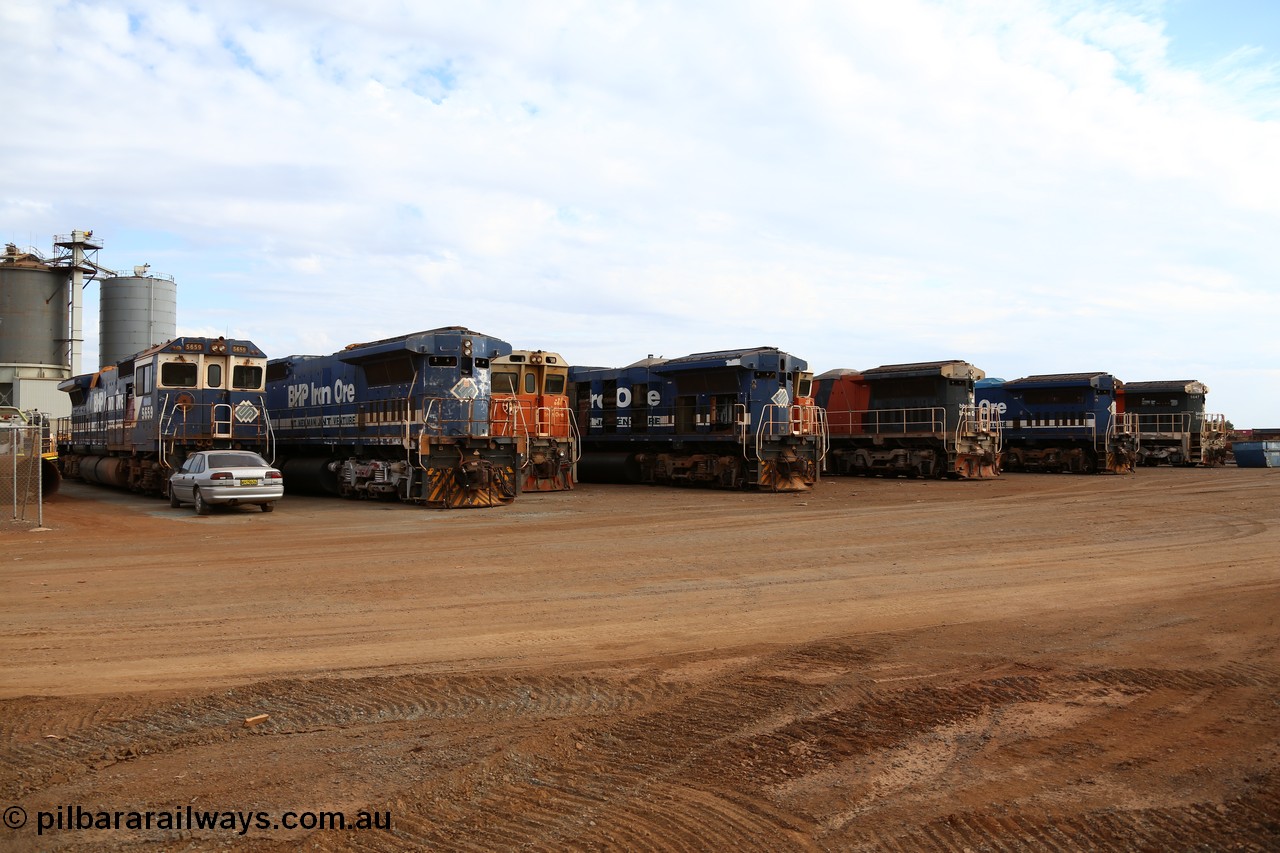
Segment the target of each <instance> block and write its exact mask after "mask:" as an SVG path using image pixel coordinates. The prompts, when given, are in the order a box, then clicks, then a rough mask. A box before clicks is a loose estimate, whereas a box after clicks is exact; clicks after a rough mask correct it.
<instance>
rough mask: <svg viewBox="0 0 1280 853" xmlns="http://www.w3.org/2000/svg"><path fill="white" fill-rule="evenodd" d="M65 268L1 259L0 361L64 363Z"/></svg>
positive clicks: (1, 362) (64, 364) (65, 330)
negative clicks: (2, 260) (9, 261)
mask: <svg viewBox="0 0 1280 853" xmlns="http://www.w3.org/2000/svg"><path fill="white" fill-rule="evenodd" d="M67 282H68V277H67V271H66V270H65V269H52V268H49V267H47V266H44V265H43V264H39V263H36V262H34V261H32V262H29V263H28V262H25V261H24V262H19V263H6V262H0V365H18V364H24V365H26V364H29V365H50V366H54V367H66V366H67V352H68V350H67V337H68V334H69V333H68V325H67V311H68V308H67V304H68V298H69V292H68V290H67V287H68V284H67Z"/></svg>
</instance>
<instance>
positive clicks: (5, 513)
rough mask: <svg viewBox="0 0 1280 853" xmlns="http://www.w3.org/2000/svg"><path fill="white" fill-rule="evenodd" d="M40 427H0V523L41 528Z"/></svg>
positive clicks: (41, 442) (42, 497)
mask: <svg viewBox="0 0 1280 853" xmlns="http://www.w3.org/2000/svg"><path fill="white" fill-rule="evenodd" d="M43 446H44V442H43V436H42V428H41V427H40V426H38V425H37V426H26V425H21V426H20V425H17V424H3V423H0V522H27V523H30V522H34V523H35V524H37V525H40V526H43V525H44V491H43V484H42V482H41V467H40V466H41V458H40V454H41V451H42V449H43Z"/></svg>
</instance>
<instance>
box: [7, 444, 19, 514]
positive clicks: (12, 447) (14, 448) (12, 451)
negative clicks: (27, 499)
mask: <svg viewBox="0 0 1280 853" xmlns="http://www.w3.org/2000/svg"><path fill="white" fill-rule="evenodd" d="M9 455H10V456H12V457H13V460H12V463H13V520H14V521H17V520H18V430H17V429H15V428H11V429H10V430H9Z"/></svg>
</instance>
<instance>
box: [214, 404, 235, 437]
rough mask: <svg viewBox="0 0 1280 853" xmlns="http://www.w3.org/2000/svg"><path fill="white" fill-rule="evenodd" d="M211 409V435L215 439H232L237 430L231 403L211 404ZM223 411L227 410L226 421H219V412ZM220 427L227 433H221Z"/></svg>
mask: <svg viewBox="0 0 1280 853" xmlns="http://www.w3.org/2000/svg"><path fill="white" fill-rule="evenodd" d="M209 408H210V412H209V431H210V433H211V434H212V435H213V437H214V438H231V436H232V433H233V431H234V429H235V416H234V415H233V414H232V412H231V404H230V403H210V404H209ZM221 409H226V410H227V417H226V419H225V420H223V419H219V417H218V412H219V410H221ZM219 427H221V428H223V429H224V430H225V432H221V431H219Z"/></svg>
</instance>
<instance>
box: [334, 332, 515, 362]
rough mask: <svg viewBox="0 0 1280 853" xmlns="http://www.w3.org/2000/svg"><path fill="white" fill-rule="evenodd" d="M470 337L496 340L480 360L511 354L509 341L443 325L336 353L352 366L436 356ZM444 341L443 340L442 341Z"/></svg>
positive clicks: (352, 346) (351, 346)
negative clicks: (393, 357)
mask: <svg viewBox="0 0 1280 853" xmlns="http://www.w3.org/2000/svg"><path fill="white" fill-rule="evenodd" d="M466 336H473V337H477V338H484V339H486V340H489V341H492V342H493V345H492V346H491V347H490V349H489V351H487V352H477V353H476V355H477V356H478V357H480V358H493V357H495V356H500V355H507V354H508V353H510V352H511V344H509V343H507V342H506V341H500V340H498V339H497V338H494V337H492V336H490V335H486V334H484V333H482V332H476V331H473V330H471V329H468V328H466V327H465V326H441V327H440V328H439V329H428V330H427V331H425V332H413V333H411V334H408V335H397V336H396V337H394V338H384V339H382V340H380V341H369V342H367V343H357V344H348V345H347V346H345V347H344V348H343V349H342V350H341V351H340V352H337V353H334V355H336V356H338V359H339V360H340V361H344V362H347V363H348V364H356V363H358V362H361V361H364V360H365V359H373V358H377V357H378V356H383V355H390V354H393V353H397V352H401V351H404V350H408V351H409V352H416V353H434V352H456V351H458V350H459V349H460V348H459V346H458V345H457V344H454V343H446V342H449V341H457V340H460V339H461V338H463V337H466ZM438 339H443V341H441V340H438Z"/></svg>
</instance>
